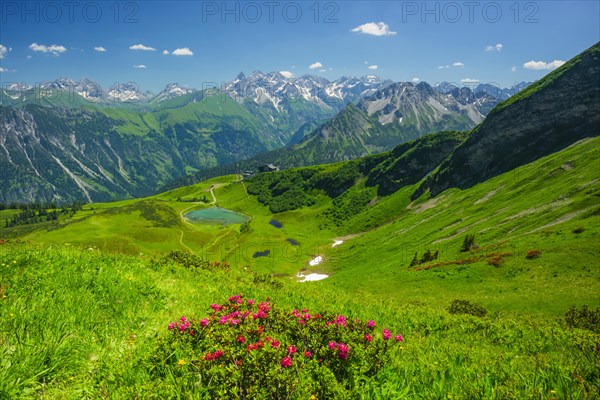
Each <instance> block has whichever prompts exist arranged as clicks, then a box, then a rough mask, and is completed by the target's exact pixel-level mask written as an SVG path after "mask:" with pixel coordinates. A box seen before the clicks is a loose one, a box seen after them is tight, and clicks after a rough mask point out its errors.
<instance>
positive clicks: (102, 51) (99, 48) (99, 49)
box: [94, 46, 106, 53]
mask: <svg viewBox="0 0 600 400" xmlns="http://www.w3.org/2000/svg"><path fill="white" fill-rule="evenodd" d="M94 50H96V51H97V52H100V53H104V52H105V51H106V49H105V48H104V47H102V46H98V47H94Z"/></svg>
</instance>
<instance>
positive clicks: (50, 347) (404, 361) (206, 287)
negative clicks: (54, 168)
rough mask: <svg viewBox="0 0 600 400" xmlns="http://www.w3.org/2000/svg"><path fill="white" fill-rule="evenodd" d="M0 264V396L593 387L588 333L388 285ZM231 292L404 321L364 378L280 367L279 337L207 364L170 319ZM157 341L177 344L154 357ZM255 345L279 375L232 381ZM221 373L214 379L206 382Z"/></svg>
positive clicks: (86, 261) (87, 265)
mask: <svg viewBox="0 0 600 400" xmlns="http://www.w3.org/2000/svg"><path fill="white" fill-rule="evenodd" d="M0 265H1V266H2V269H1V270H0V271H1V272H0V288H1V290H0V297H1V299H0V315H2V318H1V319H0V337H1V338H2V343H3V345H2V346H0V355H1V357H0V360H2V361H1V363H0V396H1V397H2V398H24V399H28V398H41V397H43V398H50V399H69V398H103V399H109V398H110V399H113V398H201V397H205V396H210V397H213V398H214V397H220V396H223V395H224V393H229V394H228V395H225V397H228V398H235V397H237V396H236V395H235V394H234V393H235V389H234V388H236V387H238V386H239V387H246V388H250V389H251V390H255V391H258V390H260V389H261V388H262V389H268V388H269V387H271V388H272V389H273V390H275V392H274V393H275V397H276V398H280V397H282V396H277V393H279V394H283V393H286V392H285V391H284V389H286V390H287V389H289V390H291V398H295V399H296V398H298V399H300V398H309V397H311V396H314V397H315V398H319V399H321V398H332V397H336V398H350V397H352V398H356V397H361V398H379V399H389V398H398V399H400V398H441V397H444V398H447V397H451V398H496V397H498V396H500V397H502V398H540V399H551V398H589V399H591V398H595V397H597V396H598V395H599V394H600V388H599V387H598V379H599V376H598V365H599V362H600V355H599V354H598V351H597V350H595V346H596V343H597V340H598V335H597V334H594V333H592V332H590V331H588V330H584V329H572V328H569V327H568V326H567V325H565V323H564V322H560V321H558V320H557V319H555V318H548V317H546V318H536V317H530V318H521V319H515V318H513V317H511V316H508V315H506V314H504V313H500V314H498V313H496V314H494V315H493V316H488V317H482V318H481V317H475V316H471V315H460V314H450V313H449V312H447V311H445V310H444V309H443V308H438V307H432V306H431V305H430V304H426V303H424V302H423V303H418V302H414V301H406V300H405V301H401V302H400V301H398V300H396V299H394V298H390V297H389V296H388V294H385V293H378V294H377V295H369V294H365V295H361V296H360V297H357V296H356V294H355V293H349V292H347V291H346V290H343V289H340V288H335V287H326V286H322V285H318V284H317V285H314V284H296V283H293V282H286V281H277V282H273V281H269V280H263V279H260V277H258V276H256V275H253V274H250V273H248V272H246V271H242V270H239V269H238V268H232V270H230V271H224V270H220V269H212V270H204V269H200V270H195V269H188V268H185V267H183V266H181V265H179V264H176V263H169V262H165V261H164V259H157V260H152V259H149V258H147V257H146V256H137V257H135V256H128V255H123V254H119V253H106V252H103V251H99V250H86V249H83V250H78V249H75V248H73V247H71V248H68V247H67V248H62V249H60V248H57V247H47V246H36V245H30V244H25V243H4V244H3V245H2V246H1V247H0ZM199 288H201V290H199ZM237 293H243V294H244V295H245V298H249V299H257V301H261V300H264V299H269V301H270V304H271V305H273V306H275V305H276V306H278V307H279V308H280V309H281V310H288V312H289V310H292V309H303V308H306V309H308V310H310V312H311V313H314V312H321V313H322V314H323V315H326V313H327V312H329V313H332V314H333V315H344V316H346V317H347V318H348V319H349V320H353V319H354V318H360V319H361V320H362V321H366V320H368V319H373V320H375V322H376V328H375V329H374V333H373V335H374V336H375V339H374V343H375V342H376V340H379V341H381V333H380V330H381V329H382V328H388V329H390V330H391V331H392V332H401V334H402V335H403V339H404V340H403V342H402V343H401V344H395V345H392V346H391V347H390V350H388V351H387V352H386V353H385V354H387V356H385V357H384V356H383V354H382V355H381V360H382V361H384V364H382V365H381V368H380V369H379V371H378V372H377V373H375V374H374V375H358V374H357V372H354V370H350V371H351V372H350V375H348V376H347V378H346V379H342V380H337V379H336V378H335V377H334V376H333V375H327V374H326V372H327V371H334V369H331V368H334V367H333V366H329V367H327V366H326V365H325V364H323V365H320V364H318V363H317V360H314V361H306V362H303V358H302V357H303V356H302V355H300V354H298V355H293V357H292V360H293V365H292V366H291V367H290V368H289V369H284V368H282V367H281V366H280V362H279V361H280V359H281V357H283V355H284V354H285V350H284V349H285V348H286V347H287V346H288V345H291V344H293V343H296V344H297V342H296V341H291V339H289V340H290V341H286V340H285V339H284V338H281V339H282V340H284V341H283V342H282V345H281V346H282V347H283V349H282V350H281V351H279V352H274V351H271V350H269V351H267V350H264V352H261V351H259V352H257V353H249V352H246V351H245V344H244V345H243V346H241V347H242V348H243V349H244V350H243V353H240V354H242V356H241V357H243V364H240V365H237V364H235V363H234V362H233V360H231V359H230V358H228V356H230V354H231V353H229V354H226V355H225V356H224V357H223V358H222V360H223V361H221V362H220V364H214V367H212V369H211V370H210V375H206V373H205V372H202V371H204V368H205V367H203V366H205V365H207V364H208V363H210V362H209V361H206V360H203V359H202V358H200V357H199V356H200V355H199V354H197V353H195V352H194V351H193V350H191V349H190V348H189V345H184V344H177V343H180V342H179V341H174V340H175V339H173V338H175V337H176V336H177V335H176V336H173V333H172V332H171V331H169V330H168V329H167V325H168V324H169V322H170V321H173V320H178V319H179V318H180V316H181V315H185V316H188V317H190V316H192V317H194V320H195V321H196V318H204V316H206V315H210V312H209V311H210V309H209V308H208V305H209V304H211V303H222V302H224V301H226V299H227V297H229V296H230V295H233V294H237ZM463 295H464V293H463ZM214 323H215V324H216V321H215V322H214ZM251 325H252V323H251V322H246V323H244V324H242V325H241V326H240V327H239V328H235V327H234V328H227V329H230V330H231V331H230V334H232V335H233V337H232V338H231V341H232V342H233V343H235V339H234V338H235V337H236V336H235V335H237V333H234V332H236V331H237V332H244V331H245V329H246V327H247V326H248V327H249V326H251ZM332 334H333V333H332V332H331V333H330V334H329V335H332ZM329 337H333V336H329ZM326 339H327V338H326ZM165 346H166V347H165ZM169 346H171V347H169ZM165 348H173V349H174V350H173V351H175V354H173V356H171V357H167V358H162V356H160V357H157V356H159V355H161V354H163V353H162V351H164V349H165ZM234 348H235V345H234V344H231V345H230V347H228V349H231V350H230V351H233V349H234ZM356 351H358V350H356V349H355V348H354V347H352V348H351V349H350V356H349V357H348V359H347V360H342V362H341V364H339V368H345V367H344V365H346V364H348V365H358V364H356V361H357V360H360V359H361V357H362V355H361V353H357V352H356ZM381 352H382V353H383V351H381ZM252 354H258V355H262V356H261V357H263V358H261V360H262V362H264V364H261V365H262V366H261V367H260V369H258V370H257V371H260V373H261V374H263V375H264V374H266V375H267V376H268V377H270V378H269V379H271V380H270V382H273V381H275V380H276V381H281V382H283V383H285V385H287V386H285V387H283V386H282V387H280V388H279V389H277V388H276V387H274V386H270V385H269V384H265V385H264V386H261V387H255V386H253V385H252V383H251V382H244V381H242V380H237V381H236V380H235V379H233V377H237V376H239V374H240V373H241V372H244V373H247V374H250V373H251V371H248V370H242V369H239V368H240V366H241V365H254V364H252V363H253V362H254V358H253V356H252ZM255 357H256V356H255ZM236 365H237V367H236ZM300 366H303V368H300ZM311 371H313V372H311ZM312 373H316V374H318V375H316V376H313V375H312ZM228 376H231V377H232V379H231V380H230V381H227V379H228ZM249 376H254V375H249ZM211 377H212V378H211ZM218 377H221V378H218ZM209 378H211V379H209ZM221 380H224V381H223V382H224V384H223V386H219V385H216V384H215V383H214V382H215V381H221ZM311 382H312V383H311ZM218 393H221V395H219V394H218ZM257 393H258V392H257ZM287 393H288V394H289V393H290V392H287ZM254 398H263V396H262V395H256V396H255V397H254Z"/></svg>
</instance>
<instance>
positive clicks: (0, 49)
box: [0, 44, 12, 60]
mask: <svg viewBox="0 0 600 400" xmlns="http://www.w3.org/2000/svg"><path fill="white" fill-rule="evenodd" d="M11 50H12V48H10V49H9V48H7V47H6V46H3V45H1V44H0V60H1V59H3V58H4V57H6V55H7V54H8V52H9V51H11Z"/></svg>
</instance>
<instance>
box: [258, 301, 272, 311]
mask: <svg viewBox="0 0 600 400" xmlns="http://www.w3.org/2000/svg"><path fill="white" fill-rule="evenodd" d="M258 308H259V309H260V310H262V311H265V312H269V311H271V306H270V305H269V302H268V301H263V302H262V303H260V304H259V305H258Z"/></svg>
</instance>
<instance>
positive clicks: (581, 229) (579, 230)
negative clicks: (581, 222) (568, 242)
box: [573, 226, 585, 235]
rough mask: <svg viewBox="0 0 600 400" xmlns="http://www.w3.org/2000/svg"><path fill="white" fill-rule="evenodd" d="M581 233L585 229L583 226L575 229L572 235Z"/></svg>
mask: <svg viewBox="0 0 600 400" xmlns="http://www.w3.org/2000/svg"><path fill="white" fill-rule="evenodd" d="M583 231H585V228H584V227H583V226H578V227H577V228H575V229H573V233H575V234H577V235H578V234H580V233H582V232H583Z"/></svg>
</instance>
